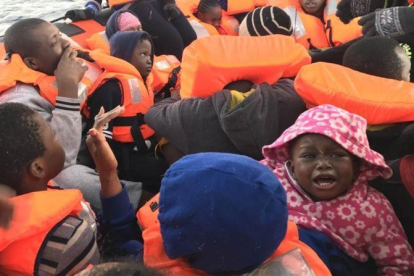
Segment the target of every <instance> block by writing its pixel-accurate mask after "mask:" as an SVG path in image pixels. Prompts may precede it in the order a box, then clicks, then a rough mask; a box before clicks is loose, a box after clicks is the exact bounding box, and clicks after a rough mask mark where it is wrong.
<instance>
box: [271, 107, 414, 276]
mask: <svg viewBox="0 0 414 276" xmlns="http://www.w3.org/2000/svg"><path fill="white" fill-rule="evenodd" d="M365 130H366V121H365V120H364V119H362V118H361V117H359V116H357V115H354V114H351V113H348V112H346V111H344V110H341V109H339V108H336V107H334V106H330V105H322V106H318V107H316V108H313V109H310V110H308V111H306V112H305V113H303V114H302V115H301V116H300V117H299V118H298V120H297V121H296V123H295V124H294V125H293V126H292V127H290V128H289V129H287V130H286V131H285V132H284V134H283V135H282V136H281V137H280V138H279V139H277V140H276V142H274V143H273V144H272V145H269V146H265V147H264V148H263V155H264V156H265V160H264V161H263V162H264V163H265V164H267V165H268V166H269V167H270V168H271V169H272V170H274V173H275V175H276V176H277V177H278V178H279V179H280V180H281V183H282V184H283V186H284V188H285V190H286V193H287V198H288V208H289V219H291V220H292V221H294V222H296V223H297V224H299V225H300V226H302V227H303V228H306V229H314V230H318V231H320V232H322V233H324V234H326V235H328V236H329V237H330V238H331V239H332V240H333V241H334V242H335V243H336V244H337V245H338V246H339V247H340V248H341V249H342V250H343V251H344V252H345V253H347V254H348V255H349V256H351V257H352V258H354V259H355V260H358V261H361V262H366V261H367V260H368V258H369V257H371V258H373V259H374V260H375V262H376V264H377V266H378V268H379V270H378V272H379V273H380V274H381V275H396V274H398V273H399V274H404V275H411V274H412V273H413V272H414V255H413V251H412V248H411V246H410V245H409V244H408V242H407V238H406V236H405V233H404V231H403V229H402V227H401V225H400V222H399V221H398V219H397V218H396V216H395V214H394V211H393V209H392V207H391V205H390V203H389V202H388V200H387V199H386V198H385V197H384V196H383V195H382V194H381V193H379V192H377V191H376V190H374V189H373V188H370V187H368V185H367V181H368V180H370V179H373V178H375V177H377V176H381V177H384V178H388V177H390V176H391V173H392V172H391V169H390V168H389V167H388V166H387V165H386V164H385V162H384V159H383V158H382V156H381V155H380V154H378V153H376V152H374V151H373V150H371V149H370V148H369V145H368V141H367V138H366V134H365Z"/></svg>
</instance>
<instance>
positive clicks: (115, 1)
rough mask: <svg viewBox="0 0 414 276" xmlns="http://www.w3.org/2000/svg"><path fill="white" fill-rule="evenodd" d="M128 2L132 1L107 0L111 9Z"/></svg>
mask: <svg viewBox="0 0 414 276" xmlns="http://www.w3.org/2000/svg"><path fill="white" fill-rule="evenodd" d="M130 2H132V0H108V5H109V7H111V8H112V7H113V6H118V5H124V4H127V3H130Z"/></svg>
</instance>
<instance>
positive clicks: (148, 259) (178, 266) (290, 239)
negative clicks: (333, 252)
mask: <svg viewBox="0 0 414 276" xmlns="http://www.w3.org/2000/svg"><path fill="white" fill-rule="evenodd" d="M158 203H159V194H157V195H156V196H154V197H153V198H152V199H151V200H150V201H148V202H147V203H146V204H145V205H144V206H143V207H142V208H141V209H139V211H138V212H137V219H138V223H139V225H140V226H141V229H142V230H143V232H142V237H143V239H144V264H145V265H146V266H149V267H153V268H155V269H158V270H161V271H162V272H163V274H164V275H168V276H194V275H207V274H206V273H205V272H203V271H201V270H197V269H194V268H191V267H190V266H189V264H188V263H187V262H186V261H185V260H184V259H174V260H171V259H169V258H168V256H167V254H166V253H165V251H164V247H163V240H162V236H161V229H160V224H159V222H158V206H159V205H158ZM296 248H299V249H300V251H301V253H302V255H303V257H304V258H305V260H306V261H307V263H308V264H309V266H310V267H311V269H312V270H313V272H314V273H315V275H316V276H330V275H331V273H330V272H329V270H328V268H327V267H326V266H325V264H324V263H323V262H322V260H321V259H320V258H319V257H318V255H317V254H316V253H315V252H314V251H313V250H312V249H311V248H310V247H308V246H307V245H306V244H304V243H302V242H301V241H299V233H298V229H297V226H296V224H295V223H293V222H290V221H288V228H287V231H286V236H285V238H284V240H283V241H282V243H281V244H280V245H279V247H278V248H277V250H276V251H275V252H274V253H273V254H272V255H271V256H270V257H269V258H268V259H267V260H266V262H269V261H270V260H273V259H275V258H277V257H279V256H280V255H283V254H284V253H286V252H289V251H291V250H293V249H296Z"/></svg>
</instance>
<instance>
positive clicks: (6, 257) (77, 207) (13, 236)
mask: <svg viewBox="0 0 414 276" xmlns="http://www.w3.org/2000/svg"><path fill="white" fill-rule="evenodd" d="M11 200H12V202H13V203H14V206H15V211H14V217H13V220H12V223H11V227H10V229H7V230H4V229H0V271H1V272H5V273H6V275H10V276H17V275H33V273H34V270H35V261H36V258H37V257H38V256H37V255H38V253H39V250H40V247H41V246H42V243H43V242H44V239H45V237H46V236H47V234H48V233H49V231H50V230H51V229H52V228H53V227H54V226H55V225H56V224H57V223H59V222H60V221H61V220H62V219H64V218H65V217H66V216H68V215H76V214H78V213H79V212H80V211H81V210H82V205H81V200H82V194H81V192H80V191H79V190H53V191H42V192H34V193H29V194H25V195H22V196H17V197H14V198H12V199H11ZM51 207H53V208H51Z"/></svg>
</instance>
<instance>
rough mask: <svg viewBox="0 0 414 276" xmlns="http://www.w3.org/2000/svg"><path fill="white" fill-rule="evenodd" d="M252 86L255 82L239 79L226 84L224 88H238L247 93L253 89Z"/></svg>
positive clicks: (239, 90)
mask: <svg viewBox="0 0 414 276" xmlns="http://www.w3.org/2000/svg"><path fill="white" fill-rule="evenodd" d="M252 86H253V83H252V82H251V81H249V80H238V81H232V82H230V83H229V84H227V85H226V86H224V89H228V90H236V91H238V92H242V93H246V92H249V91H250V90H251V89H252Z"/></svg>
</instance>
